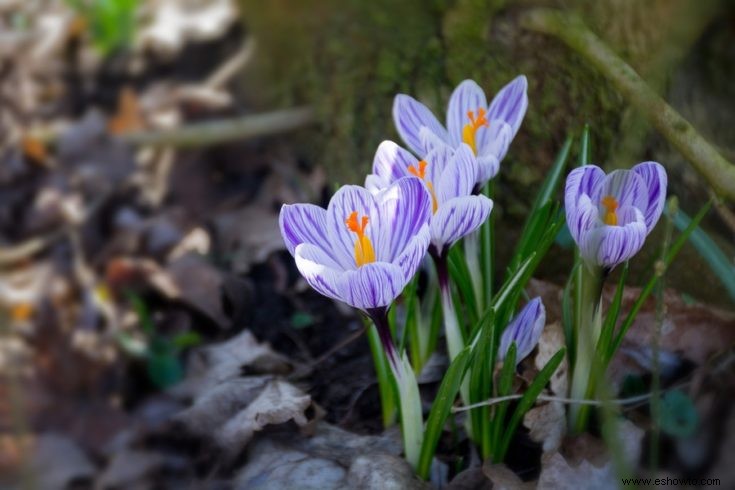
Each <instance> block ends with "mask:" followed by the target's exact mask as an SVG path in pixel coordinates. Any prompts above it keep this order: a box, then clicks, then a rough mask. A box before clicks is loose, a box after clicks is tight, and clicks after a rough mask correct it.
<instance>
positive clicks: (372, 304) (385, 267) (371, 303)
mask: <svg viewBox="0 0 735 490" xmlns="http://www.w3.org/2000/svg"><path fill="white" fill-rule="evenodd" d="M407 283H408V280H407V279H406V278H405V276H404V274H403V271H402V270H401V268H400V267H398V266H397V265H395V264H389V263H386V262H373V263H370V264H365V265H363V266H362V267H360V268H359V269H356V270H351V271H346V272H345V273H344V274H342V276H340V278H339V288H340V290H339V294H340V296H341V299H342V301H344V302H345V303H347V304H348V305H350V306H353V307H355V308H359V309H361V310H369V309H372V308H379V307H382V306H388V305H389V304H391V303H392V302H393V300H395V299H396V298H397V297H398V295H399V294H401V291H403V288H404V287H405V286H406V284H407Z"/></svg>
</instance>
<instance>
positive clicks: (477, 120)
mask: <svg viewBox="0 0 735 490" xmlns="http://www.w3.org/2000/svg"><path fill="white" fill-rule="evenodd" d="M467 117H468V118H469V119H470V122H468V123H467V124H465V125H464V127H463V128H462V141H464V142H465V143H467V144H468V145H469V146H470V148H472V151H473V153H475V154H477V144H476V143H475V135H476V134H477V130H478V129H480V128H481V127H483V126H490V123H489V122H488V120H487V117H486V112H485V109H483V108H482V107H480V108H479V109H477V110H476V111H475V112H472V111H467Z"/></svg>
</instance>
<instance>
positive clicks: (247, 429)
mask: <svg viewBox="0 0 735 490" xmlns="http://www.w3.org/2000/svg"><path fill="white" fill-rule="evenodd" d="M309 405H311V397H310V396H309V395H307V394H305V393H303V392H302V391H301V390H299V389H298V388H296V387H295V386H293V385H291V384H289V383H286V382H285V381H280V380H277V379H275V380H272V381H270V383H268V385H267V386H266V387H265V389H263V391H262V392H261V393H260V394H259V395H258V397H257V398H256V399H255V400H253V402H252V403H250V404H249V405H248V406H247V408H245V410H243V411H241V412H240V413H238V414H237V415H235V416H234V417H233V418H231V419H230V420H229V421H227V422H226V423H225V424H224V425H223V426H222V427H221V428H220V429H219V430H218V431H217V433H216V434H215V440H216V442H217V444H219V446H220V447H222V448H223V449H224V450H225V451H226V452H227V453H229V454H230V455H235V454H236V453H237V451H238V450H239V449H240V448H242V447H243V446H245V444H247V443H248V441H250V439H251V438H252V437H253V433H255V432H257V431H260V430H262V429H263V428H264V427H265V426H266V425H272V424H283V423H285V422H288V421H289V420H293V421H294V422H296V424H297V425H300V426H303V425H306V423H307V418H306V415H305V414H304V411H305V410H306V409H307V408H308V407H309Z"/></svg>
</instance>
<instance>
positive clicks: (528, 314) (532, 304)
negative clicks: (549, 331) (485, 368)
mask: <svg viewBox="0 0 735 490" xmlns="http://www.w3.org/2000/svg"><path fill="white" fill-rule="evenodd" d="M545 325H546V309H545V308H544V304H543V303H542V302H541V298H538V297H536V298H534V299H532V300H531V301H529V302H528V304H526V306H524V307H523V309H522V310H521V311H520V313H518V315H516V317H515V318H513V320H512V321H511V322H510V323H509V324H508V326H507V327H505V330H503V335H502V336H501V337H500V346H499V347H498V359H499V360H503V359H505V356H506V355H508V349H510V346H511V344H513V343H514V342H515V344H516V365H518V363H520V362H521V361H522V360H523V359H525V358H526V357H527V356H528V355H529V354H530V353H531V352H532V351H533V349H534V347H536V344H537V343H538V340H539V338H540V337H541V332H543V331H544V326H545Z"/></svg>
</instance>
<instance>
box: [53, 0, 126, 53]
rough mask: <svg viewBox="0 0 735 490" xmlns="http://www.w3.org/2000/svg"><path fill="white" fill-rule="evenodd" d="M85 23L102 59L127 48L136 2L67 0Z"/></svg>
mask: <svg viewBox="0 0 735 490" xmlns="http://www.w3.org/2000/svg"><path fill="white" fill-rule="evenodd" d="M66 1H67V3H69V5H70V6H71V7H72V8H74V9H75V10H76V11H77V12H78V13H79V15H81V16H82V18H83V19H84V20H85V21H86V22H87V25H88V26H89V29H90V32H91V35H92V40H93V43H94V45H95V47H96V48H97V49H98V50H99V51H100V52H101V53H102V54H103V55H105V56H108V55H111V54H114V53H115V52H117V51H119V50H122V49H125V48H127V47H129V46H130V44H131V43H132V41H133V34H134V32H135V21H136V13H137V11H138V0H66Z"/></svg>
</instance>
